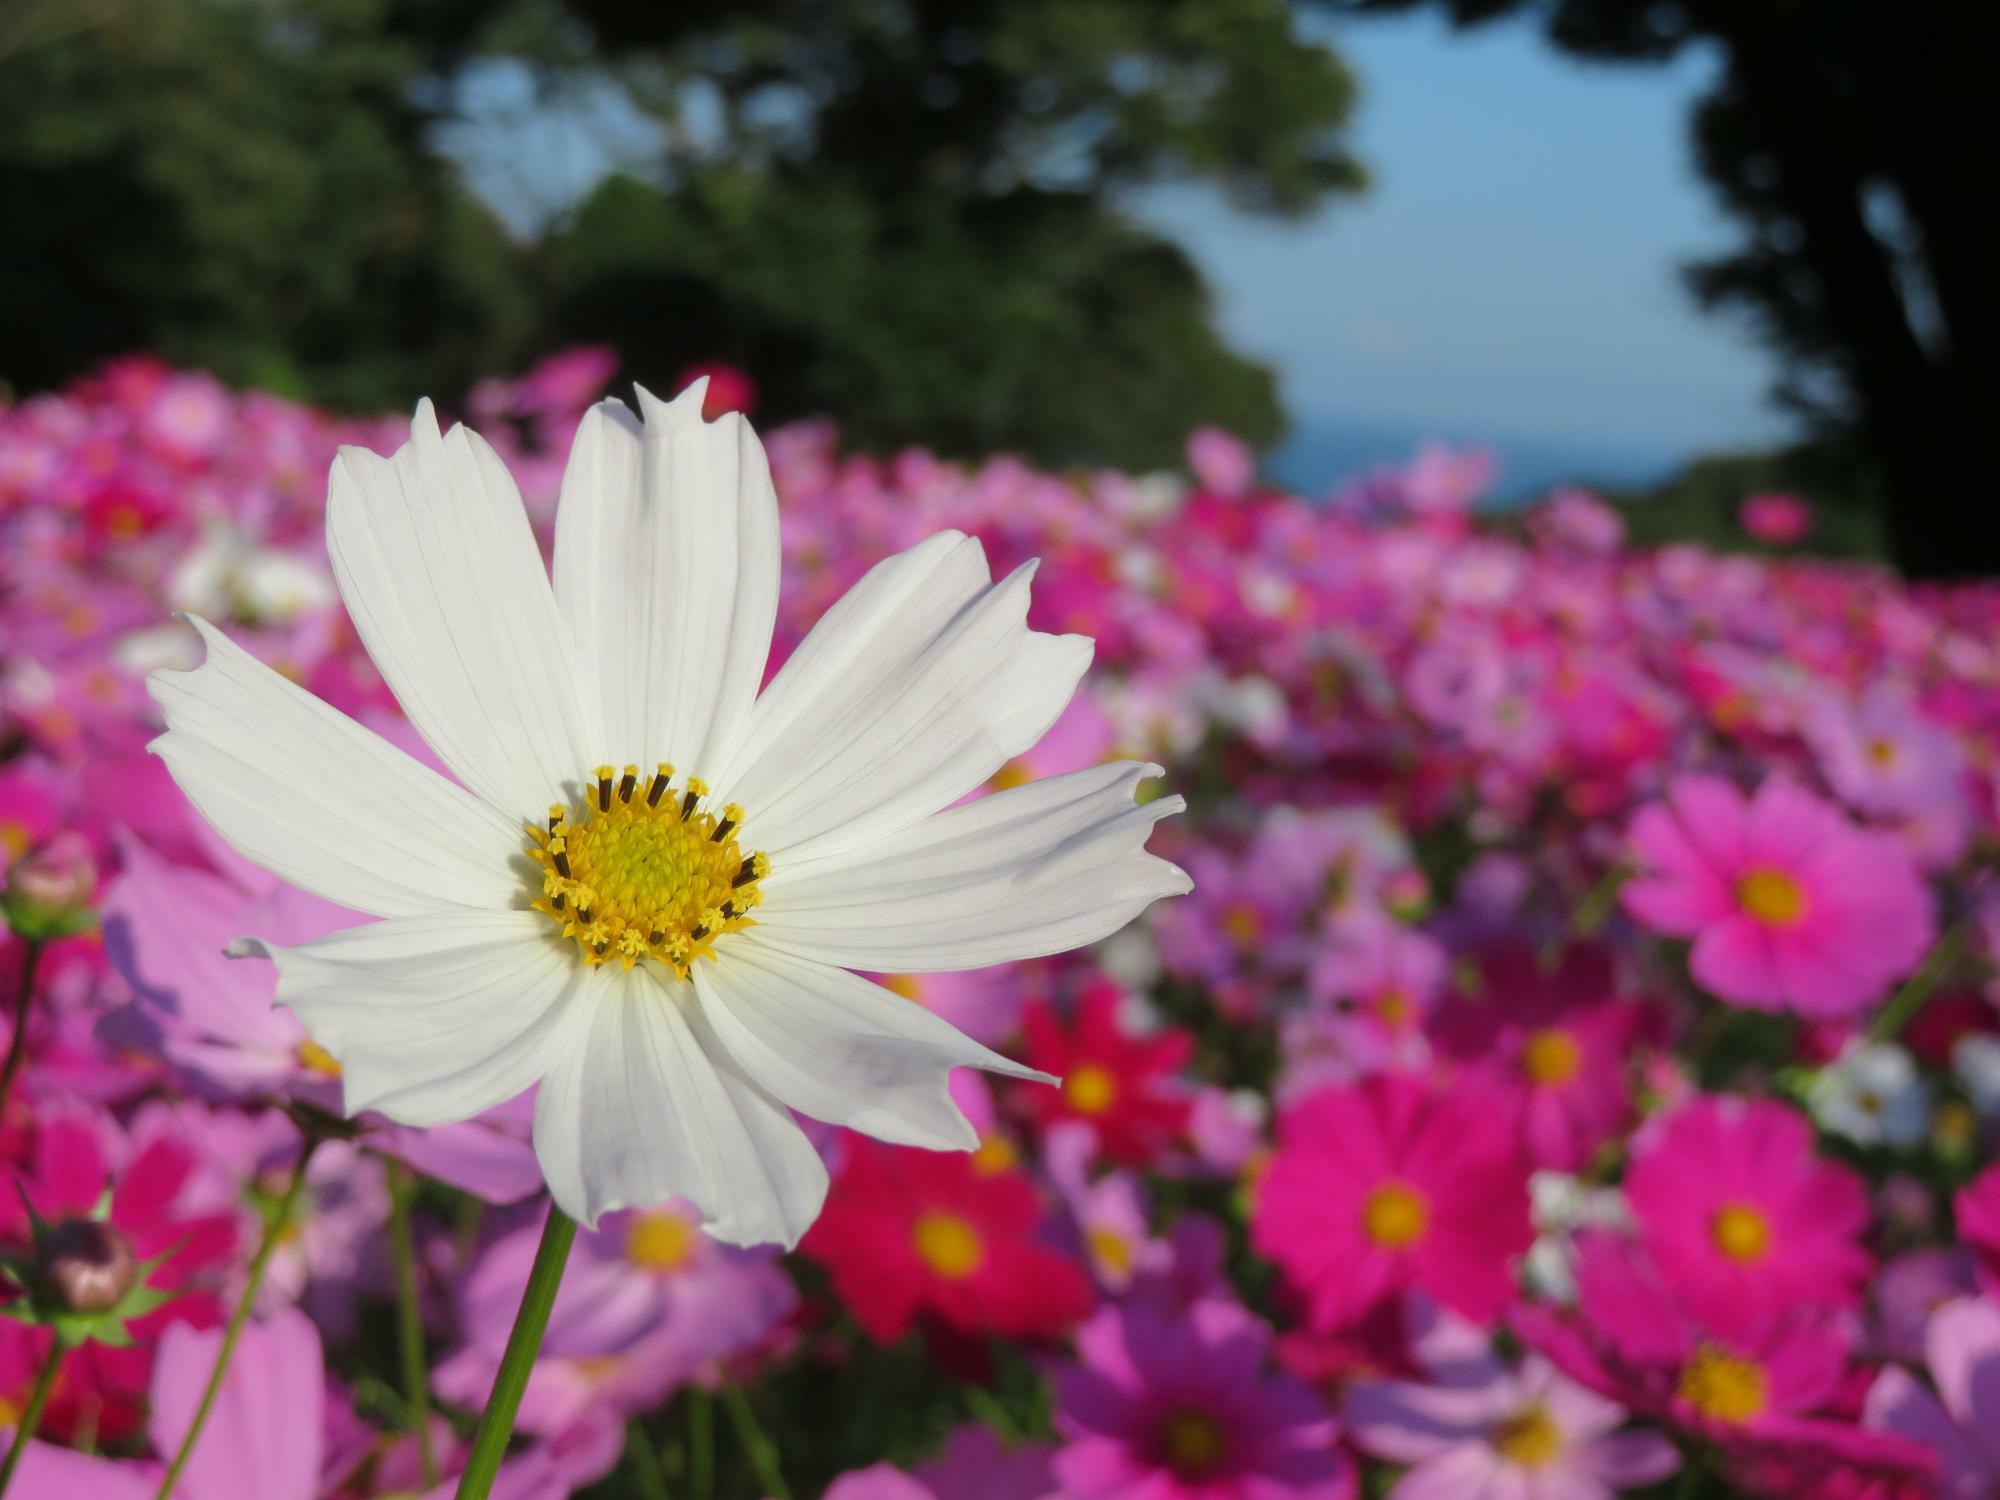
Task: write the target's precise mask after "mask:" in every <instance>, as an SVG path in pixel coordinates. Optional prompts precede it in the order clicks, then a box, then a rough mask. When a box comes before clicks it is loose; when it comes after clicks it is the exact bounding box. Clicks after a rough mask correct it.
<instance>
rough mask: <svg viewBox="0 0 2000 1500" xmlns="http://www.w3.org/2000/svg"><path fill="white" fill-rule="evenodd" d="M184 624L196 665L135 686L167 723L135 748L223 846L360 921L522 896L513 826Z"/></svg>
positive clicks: (199, 626) (499, 903) (216, 637)
mask: <svg viewBox="0 0 2000 1500" xmlns="http://www.w3.org/2000/svg"><path fill="white" fill-rule="evenodd" d="M188 621H189V623H190V624H192V625H193V626H194V628H195V629H196V630H197V631H199V632H200V633H201V638H202V640H203V641H204V642H206V643H207V646H208V659H207V660H206V661H204V662H203V663H202V664H201V665H200V666H199V667H196V668H195V669H194V670H193V671H190V672H166V671H160V672H155V673H153V674H152V676H150V677H149V678H147V679H146V686H147V688H148V690H149V691H150V692H151V693H152V695H153V700H154V701H155V702H156V703H158V704H159V705H160V708H161V709H162V711H163V712H164V713H165V715H166V720H167V732H166V733H165V734H163V735H161V736H160V737H159V738H158V739H156V740H154V741H153V742H152V744H151V745H150V746H149V747H148V748H149V749H151V750H152V752H153V753H154V754H155V755H157V756H159V757H160V759H161V760H163V761H165V762H166V765H167V769H168V770H169V771H170V772H172V773H173V778H174V780H175V781H176V782H178V783H179V784H180V788H181V790H182V791H183V792H185V793H186V794H187V798H188V800H189V801H190V802H192V803H193V804H194V805H195V807H196V808H197V809H199V810H200V812H201V815H202V816H203V817H204V818H206V819H207V820H208V822H209V824H210V825H211V826H212V827H213V828H214V829H215V830H216V832H218V833H220V834H221V835H222V836H223V838H225V839H227V840H228V841H229V843H230V846H231V847H232V848H234V849H235V850H236V851H237V852H238V853H240V854H242V855H243V856H244V857H245V858H246V859H249V860H252V861H254V862H255V863H257V864H259V865H262V866H263V867H264V868H265V869H267V870H269V871H270V872H271V873H272V874H274V875H277V876H279V877H281V878H282V879H284V880H287V881H290V882H291V883H292V884H293V885H296V886H299V887H302V888H303V889H305V890H308V891H311V892H312V893H313V894H314V895H316V896H321V897H324V898H325V899H326V900H328V901H334V902H338V903H339V904H340V905H342V906H351V907H353V908H354V909H355V910H356V911H365V912H367V913H369V914H370V915H371V916H378V917H405V916H414V915H416V914H418V913H421V912H439V911H449V910H453V909H456V908H464V907H473V908H479V909H484V910H493V909H496V908H501V907H506V906H511V905H513V904H514V903H515V902H517V901H519V900H520V899H521V896H522V892H523V889H524V887H523V884H522V881H523V875H522V870H523V868H525V867H526V859H525V853H524V851H525V848H526V845H525V843H524V841H523V836H522V831H521V828H520V826H519V825H518V824H516V823H514V822H513V821H511V820H510V819H508V818H507V817H505V816H503V815H501V814H500V813H498V812H496V811H495V810H494V809H492V808H490V807H487V806H486V805H484V804H483V803H481V802H480V801H479V799H478V798H476V797H474V796H472V795H471V794H470V793H469V792H467V791H465V790H464V789H463V788H462V787H457V786H454V785H452V784H451V783H450V782H449V781H447V780H445V778H444V777H442V776H440V775H438V774H437V773H436V772H435V771H432V770H431V769H429V768H428V767H427V766H423V765H420V764H419V763H418V762H416V761H415V760H413V759H411V758H410V757H409V756H407V755H405V754H404V753H403V752H402V751H400V750H398V749H397V748H396V747H395V746H393V745H391V744H390V743H389V742H388V741H386V740H384V739H383V738H382V737H381V736H380V735H377V734H374V733H371V732H370V731H369V730H366V729H363V728H362V727H361V726H360V725H359V724H357V723H355V722H354V721H353V720H352V719H350V718H348V717H347V715H345V714H343V713H340V712H339V711H338V710H336V709H333V708H331V707H329V706H328V705H326V704H324V703H322V702H320V700H319V699H317V698H315V697H314V696H313V695H312V694H311V693H308V692H307V691H305V689H303V688H301V687H299V686H298V684H296V683H294V682H291V681H289V680H287V679H286V678H284V677H281V676H280V675H279V674H278V673H276V672H274V671H272V670H271V669H270V668H269V667H267V666H265V665H264V664H263V663H262V662H260V661H258V660H257V659H256V658H255V657H253V656H251V655H249V654H248V653H247V652H245V651H244V650H243V649H242V648H241V647H239V646H237V645H236V644H235V643H234V642H232V641H231V640H230V639H229V638H228V637H227V636H225V635H223V633H222V632H221V631H219V630H217V629H216V628H215V627H214V626H213V625H210V624H209V623H208V622H207V621H206V620H200V619H196V618H194V617H193V616H189V617H188Z"/></svg>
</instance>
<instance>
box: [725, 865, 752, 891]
mask: <svg viewBox="0 0 2000 1500" xmlns="http://www.w3.org/2000/svg"><path fill="white" fill-rule="evenodd" d="M756 878H757V861H756V860H754V859H746V860H744V861H743V868H742V869H740V870H738V871H737V872H736V878H735V879H734V880H732V881H730V882H729V888H730V889H731V890H732V891H733V890H735V889H736V887H738V886H739V885H748V884H749V883H750V882H751V881H753V880H755V879H756Z"/></svg>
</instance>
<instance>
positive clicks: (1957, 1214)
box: [1951, 1163, 2000, 1297]
mask: <svg viewBox="0 0 2000 1500" xmlns="http://www.w3.org/2000/svg"><path fill="white" fill-rule="evenodd" d="M1951 1208H1952V1216H1953V1218H1954V1219H1955V1220H1956V1221H1957V1223H1958V1237H1959V1239H1960V1241H1962V1242H1963V1243H1964V1245H1965V1246H1966V1248H1967V1249H1969V1250H1970V1251H1971V1252H1972V1257H1973V1260H1972V1264H1973V1268H1974V1271H1975V1272H1976V1273H1977V1275H1978V1278H1979V1285H1980V1287H1981V1288H1982V1289H1983V1290H1984V1291H1985V1292H1986V1294H1987V1296H1989V1297H2000V1163H1995V1164H1994V1165H1992V1166H1989V1167H1988V1168H1986V1170H1985V1171H1983V1172H1981V1173H1980V1174H1979V1175H1978V1176H1977V1177H1975V1178H1973V1179H1972V1181H1971V1182H1969V1183H1967V1184H1966V1185H1965V1186H1964V1187H1962V1188H1960V1189H1959V1190H1958V1195H1957V1196H1956V1197H1955V1198H1953V1199H1952V1204H1951Z"/></svg>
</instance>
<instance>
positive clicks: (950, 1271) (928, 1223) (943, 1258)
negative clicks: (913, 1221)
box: [910, 1213, 986, 1281]
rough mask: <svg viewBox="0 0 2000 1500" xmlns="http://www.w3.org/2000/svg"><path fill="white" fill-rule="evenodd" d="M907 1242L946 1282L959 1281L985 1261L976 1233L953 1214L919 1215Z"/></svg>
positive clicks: (984, 1251)
mask: <svg viewBox="0 0 2000 1500" xmlns="http://www.w3.org/2000/svg"><path fill="white" fill-rule="evenodd" d="M910 1238H911V1240H912V1241H913V1242H914V1243H915V1245H916V1247H917V1254H918V1255H920V1256H921V1257H923V1262H924V1264H925V1265H927V1266H929V1267H930V1268H931V1269H932V1270H933V1271H935V1272H937V1274H938V1275H940V1276H942V1277H944V1279H945V1280H947V1281H963V1280H964V1279H965V1278H966V1277H968V1276H970V1275H971V1274H972V1273H973V1272H974V1271H976V1270H978V1269H979V1263H980V1262H981V1261H983V1260H985V1259H986V1247H985V1246H984V1245H983V1244H981V1243H980V1240H979V1231H978V1230H976V1229H974V1228H973V1227H972V1226H971V1225H970V1224H968V1223H966V1222H965V1220H963V1219H961V1218H960V1217H959V1216H958V1215H957V1214H945V1213H927V1214H919V1215H918V1216H917V1225H916V1228H915V1229H914V1230H913V1231H912V1232H911V1235H910Z"/></svg>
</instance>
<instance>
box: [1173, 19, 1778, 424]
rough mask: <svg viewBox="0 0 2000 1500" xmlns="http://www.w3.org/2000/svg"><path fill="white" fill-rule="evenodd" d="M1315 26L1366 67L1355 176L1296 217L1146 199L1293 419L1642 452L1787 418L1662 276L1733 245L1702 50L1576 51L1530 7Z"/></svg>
mask: <svg viewBox="0 0 2000 1500" xmlns="http://www.w3.org/2000/svg"><path fill="white" fill-rule="evenodd" d="M1322 29H1323V32H1324V34H1326V35H1329V36H1330V37H1331V38H1332V39H1333V41H1334V42H1335V44H1336V45H1337V46H1338V47H1339V49H1340V51H1341V53H1342V55H1343V56H1344V57H1345V58H1346V59H1347V61H1348V63H1349V65H1350V66H1351V67H1352V68H1353V69H1354V71H1355V73H1356V74H1357V75H1358V77H1359V79H1360V82H1361V86H1362V97H1361V101H1360V104H1359V107H1358V109H1357V111H1356V115H1355V127H1356V128H1355V144H1356V147H1357V150H1358V152H1359V154H1360V156H1361V158H1362V159H1363V160H1364V161H1365V162H1366V163H1367V164H1368V166H1369V169H1370V171H1371V173H1372V174H1373V177H1374V186H1373V187H1372V188H1371V189H1370V190H1369V191H1368V192H1367V193H1366V194H1365V195H1363V196H1360V197H1356V198H1344V199H1340V200H1337V201H1336V202H1335V203H1334V204H1333V205H1332V206H1330V207H1329V208H1327V209H1326V210H1324V211H1323V212H1322V213H1320V214H1319V215H1318V216H1317V217H1316V218H1314V219H1312V220H1310V221H1308V222H1305V223H1303V224H1296V225H1285V224H1274V223H1272V222H1270V221H1268V220H1263V219H1253V218H1246V217H1243V216H1239V215H1235V214H1232V213H1231V212H1230V211H1229V210H1228V209H1226V208H1225V207H1223V206H1221V205H1220V204H1219V203H1218V202H1217V201H1216V200H1215V198H1214V197H1213V196H1212V195H1209V194H1205V193H1201V192H1196V191H1192V190H1173V191H1166V192H1161V193H1156V194H1153V195H1151V196H1150V197H1149V198H1148V199H1147V200H1146V202H1145V204H1144V212H1145V216H1146V217H1147V218H1148V219H1150V220H1151V221H1152V222H1154V223H1155V224H1157V225H1159V226H1160V227H1161V228H1163V229H1165V230H1167V231H1169V232H1170V233H1172V234H1173V235H1174V236H1175V237H1176V238H1178V239H1180V240H1181V241H1182V242H1183V243H1185V244H1187V245H1188V246H1189V247H1190V248H1191V249H1192V250H1193V251H1194V253H1195V255H1196V257H1197V259H1199V260H1200V262H1201V263H1202V265H1203V266H1204V267H1205V269H1206V270H1207V272H1208V273H1209V276H1210V278H1211V280H1212V281H1213V282H1214V283H1215V285H1216V288H1217V290H1218V292H1219V294H1220V299H1221V304H1222V314H1223V318H1224V321H1225V323H1226V325H1227V327H1228V329H1229V332H1230V333H1231V335H1232V336H1233V338H1234V339H1235V340H1236V341H1237V342H1238V343H1239V344H1240V345H1241V346H1242V347H1244V348H1245V349H1247V350H1249V351H1250V352H1252V353H1254V354H1256V355H1258V356H1260V357H1262V358H1264V359H1266V360H1268V361H1270V362H1271V363H1273V364H1274V365H1276V367H1277V368H1278V369H1279V370H1280V372H1281V373H1282V377H1283V382H1284V393H1285V396H1286V399H1287V401H1288V403H1289V405H1290V406H1291V409H1292V411H1293V414H1294V417H1295V418H1296V419H1297V420H1298V421H1299V422H1300V423H1301V424H1302V425H1304V424H1314V423H1327V422H1343V423H1362V424H1371V425H1382V426H1391V427H1397V428H1411V427H1415V428H1422V429H1427V430H1434V431H1436V432H1437V433H1438V434H1439V435H1443V436H1458V435H1466V436H1481V437H1487V438H1494V437H1500V438H1511V439H1527V440H1535V441H1540V442H1547V443H1556V444H1581V445H1587V446H1592V447H1598V448H1613V449H1629V450H1632V451H1634V452H1635V453H1641V454H1647V455H1655V456H1674V455H1687V454H1691V453H1694V452H1698V451H1701V450H1704V449H1713V448H1718V447H1727V446H1731V445H1739V444H1749V443H1757V442H1763V441H1768V440H1770V439H1772V438H1774V437H1777V436H1779V435H1781V434H1782V432H1783V430H1784V429H1783V424H1782V422H1781V420H1780V419H1779V418H1778V417H1777V416H1776V415H1775V414H1774V413H1773V412H1772V411H1771V409H1770V407H1769V406H1768V404H1767V402H1766V401H1765V398H1764V391H1765V389H1766V387H1767V385H1768V383H1769V380H1770V376H1771V373H1772V367H1771V364H1770V362H1769V360H1768V358H1767V357H1766V356H1765V355H1764V354H1763V352H1762V351H1761V350H1760V349H1759V348H1758V347H1757V345H1756V344H1755V342H1754V341H1753V340H1752V339H1751V338H1750V337H1749V335H1748V333H1747V332H1746V331H1745V330H1744V329H1743V328H1742V327H1741V326H1740V325H1737V324H1735V323H1733V322H1732V321H1730V320H1728V319H1726V318H1716V317H1710V316H1706V315H1703V314H1701V313H1699V312H1698V311H1697V310H1696V309H1695V308H1694V307H1693V305H1692V304H1691V302H1690V301H1689V300H1688V298H1687V297H1686V295H1685V293H1684V292H1683V291H1682V289H1681V286H1680V284H1679V281H1678V279H1677V277H1676V273H1675V267H1676V266H1677V265H1678V264H1679V263H1680V262H1681V261H1683V260H1685V259H1687V258H1688V257H1689V256H1690V255H1693V254H1698V253H1701V252H1704V251H1710V250H1714V249H1717V248H1720V247H1723V246H1726V245H1727V244H1728V243H1729V231H1728V227H1727V225H1726V223H1725V222H1724V221H1723V220H1722V219H1721V217H1720V216H1719V215H1718V214H1717V212H1716V211H1715V209H1714V208H1713V207H1712V206H1711V203H1710V200H1709V198H1708V196H1707V194H1706V193H1705V191H1704V189H1703V187H1702V185H1701V183H1700V181H1699V179H1698V178H1697V177H1696V176H1695V173H1694V170H1693V165H1692V161H1691V154H1690V149H1689V146H1688V143H1687V135H1686V121H1687V110H1688V104H1689V102H1690V101H1691V100H1692V99H1693V98H1694V97H1695V95H1696V94H1697V93H1699V92H1700V90H1701V88H1702V87H1703V85H1704V83H1705V81H1706V79H1707V78H1708V76H1709V74H1710V70H1711V68H1712V62H1711V60H1710V59H1708V58H1706V57H1702V56H1696V55H1688V56H1685V57H1683V58H1682V59H1681V60H1680V61H1679V62H1677V63H1676V64H1675V65H1674V66H1672V67H1670V68H1615V67H1594V66H1586V65H1582V64H1579V63H1577V62H1576V61H1574V60H1573V59H1570V58H1568V57H1564V56H1562V55H1559V54H1557V53H1555V52H1554V51H1553V50H1552V49H1550V48H1549V47H1548V46H1547V45H1546V44H1545V43H1544V42H1543V41H1542V39H1541V37H1540V35H1539V34H1538V33H1537V32H1536V31H1534V30H1532V29H1531V28H1529V27H1526V26H1523V25H1519V24H1511V23H1501V24H1499V25H1495V26H1490V27H1486V28H1483V29H1481V30H1477V31H1473V32H1469V33H1467V32H1457V33H1454V32H1452V31H1450V30H1449V29H1448V28H1446V27H1445V26H1444V25H1443V24H1442V23H1440V22H1439V21H1437V20H1435V19H1433V18H1432V17H1431V15H1430V14H1429V13H1428V12H1424V13H1421V14H1419V15H1416V16H1398V17H1393V18H1384V19H1380V20H1365V21H1351V22H1345V23H1342V24H1339V25H1327V26H1325V27H1324V28H1322Z"/></svg>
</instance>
